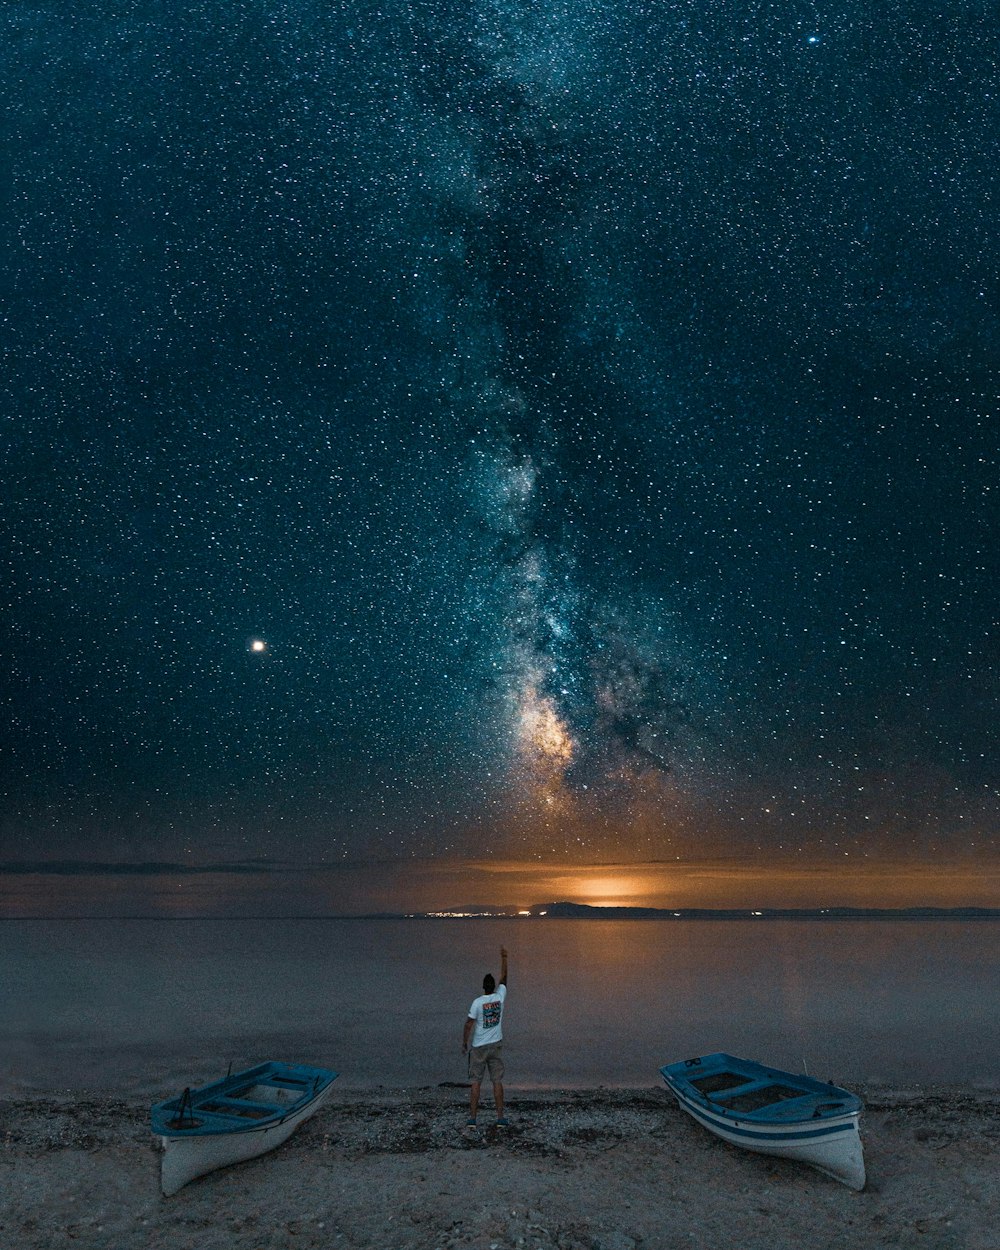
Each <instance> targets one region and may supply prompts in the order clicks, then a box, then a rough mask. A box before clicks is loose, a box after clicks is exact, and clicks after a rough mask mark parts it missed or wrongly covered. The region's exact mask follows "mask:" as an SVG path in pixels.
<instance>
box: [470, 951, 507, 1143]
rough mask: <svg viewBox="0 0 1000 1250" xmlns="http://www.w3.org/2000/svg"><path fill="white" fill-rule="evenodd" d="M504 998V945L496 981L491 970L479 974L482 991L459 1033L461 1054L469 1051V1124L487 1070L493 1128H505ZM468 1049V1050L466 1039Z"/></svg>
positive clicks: (474, 1122)
mask: <svg viewBox="0 0 1000 1250" xmlns="http://www.w3.org/2000/svg"><path fill="white" fill-rule="evenodd" d="M506 997H507V948H506V947H505V946H501V947H500V984H499V985H497V983H496V981H494V980H493V976H492V974H491V973H489V972H487V974H486V976H484V977H483V992H482V994H480V996H479V997H478V998H477V999H476V1000H475V1002H474V1003H473V1004H472V1006H471V1007H470V1008H469V1015H468V1018H467V1019H466V1021H465V1029H464V1031H463V1033H462V1054H463V1055H464V1054H465V1053H466V1052H467V1051H468V1052H469V1079H470V1080H471V1082H472V1091H471V1093H470V1095H469V1127H470V1128H475V1126H476V1113H477V1111H478V1110H479V1088H480V1086H481V1085H482V1081H483V1073H484V1072H485V1071H486V1070H487V1068H488V1069H489V1073H490V1080H491V1082H492V1083H493V1101H494V1102H495V1103H496V1108H497V1127H498V1128H506V1126H507V1121H506V1120H505V1119H504V1114H503V1054H502V1051H503V1028H502V1021H503V1005H504V1000H505V999H506ZM470 1039H471V1041H472V1049H471V1050H469V1041H470Z"/></svg>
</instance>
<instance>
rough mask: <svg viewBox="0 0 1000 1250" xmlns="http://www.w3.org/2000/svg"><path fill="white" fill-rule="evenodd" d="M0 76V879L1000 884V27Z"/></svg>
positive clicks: (647, 5)
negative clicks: (964, 870)
mask: <svg viewBox="0 0 1000 1250" xmlns="http://www.w3.org/2000/svg"><path fill="white" fill-rule="evenodd" d="M0 31H2V39H0V48H2V51H0V67H2V68H0V74H2V86H3V94H4V98H5V99H6V101H7V107H6V109H5V111H4V114H3V118H2V120H0V126H2V130H3V134H2V150H3V152H4V154H5V175H4V179H3V194H2V197H0V240H2V248H0V324H2V335H0V352H2V374H0V411H2V414H3V428H4V438H3V478H4V489H3V492H2V501H0V507H2V509H3V514H4V515H3V524H2V527H0V529H2V533H0V544H2V545H0V561H2V568H3V579H2V586H3V592H2V593H3V610H2V631H3V633H2V646H3V653H4V663H3V665H2V678H0V680H2V688H3V701H4V704H5V714H4V716H3V718H2V719H3V728H2V731H0V732H2V735H3V742H2V744H0V756H2V761H3V762H2V765H0V770H2V771H0V795H2V802H0V836H2V840H3V847H4V850H3V852H2V853H0V858H3V859H5V860H7V861H11V860H18V859H22V860H46V859H50V860H51V859H65V858H75V859H85V860H86V859H99V860H111V861H116V862H136V863H138V862H143V861H149V860H156V861H161V860H162V861H175V862H178V863H211V862H214V861H221V860H244V859H245V860H250V859H254V858H260V859H263V860H276V859H280V860H282V861H302V862H320V863H336V862H347V861H350V862H368V861H372V860H404V861H405V860H407V859H411V858H414V859H418V858H420V859H426V858H428V857H429V858H431V859H433V858H435V857H437V858H454V857H458V858H461V857H470V858H475V859H477V860H480V861H482V860H483V859H484V857H485V858H486V859H488V858H489V857H491V856H502V857H507V858H512V859H517V860H524V861H528V860H535V861H545V862H553V863H554V862H567V863H574V862H575V863H582V862H588V861H598V860H607V859H609V858H611V859H618V860H622V861H629V860H652V859H659V860H673V859H675V858H677V857H680V858H681V859H683V858H684V857H689V856H694V855H697V856H706V855H709V856H710V855H716V856H723V857H729V858H731V859H733V860H735V861H740V860H741V859H745V860H748V861H749V860H753V861H754V862H758V863H759V862H765V863H766V862H767V860H768V857H774V858H775V860H777V859H778V858H780V857H782V856H784V857H789V856H791V857H793V858H794V857H799V858H801V860H802V861H803V862H809V863H821V862H833V861H835V860H836V859H837V858H838V857H841V856H853V857H855V859H857V858H858V857H861V858H862V859H864V858H867V859H869V860H870V861H871V862H873V863H875V862H878V861H880V860H882V859H885V858H886V857H894V856H895V857H899V856H903V857H909V858H912V859H915V860H918V861H923V862H926V863H928V864H936V863H942V864H954V863H956V862H966V861H969V860H971V861H973V862H978V860H979V859H980V857H983V859H984V862H985V859H986V858H989V857H992V858H993V859H994V860H995V857H996V852H997V850H998V845H997V818H998V809H1000V802H998V777H1000V771H998V725H1000V717H998V710H1000V709H998V689H1000V684H998V671H997V664H998V658H1000V657H998V634H997V622H996V617H997V586H998V562H997V551H998V538H1000V535H998V525H997V521H998V508H997V504H998V492H1000V484H998V477H997V412H998V393H1000V390H998V379H1000V276H998V275H1000V230H998V229H997V223H998V212H1000V202H998V201H1000V173H998V171H1000V74H998V69H1000V52H998V48H1000V44H998V35H997V27H996V22H995V12H994V11H993V9H992V6H990V5H987V4H986V3H985V0H955V2H954V3H950V4H948V5H940V4H929V3H926V0H907V2H906V3H902V0H889V2H888V3H885V4H881V5H876V6H872V5H868V4H861V3H859V2H858V0H836V2H835V3H831V4H826V3H819V2H815V3H805V2H793V3H789V4H770V3H762V2H752V0H739V2H738V0H713V2H712V3H708V2H707V0H679V2H676V3H675V2H674V0H579V2H570V0H530V2H524V3H516V2H513V0H412V2H411V3H402V2H400V0H388V2H387V3H379V4H375V3H370V2H367V0H339V2H338V0H322V2H319V0H316V2H314V0H285V2H282V0H226V2H225V3H221V2H219V3H212V2H209V0H200V2H199V3H191V2H190V0H171V2H167V0H116V2H115V3H113V4H112V3H108V2H105V0H89V2H88V3H87V4H85V5H79V4H70V3H68V2H65V0H55V2H53V3H45V4H42V3H28V2H27V0H26V2H24V3H10V4H7V5H5V6H4V7H3V11H2V13H0ZM532 901H534V900H532Z"/></svg>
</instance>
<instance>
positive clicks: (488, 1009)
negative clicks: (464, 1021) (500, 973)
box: [469, 985, 507, 1046]
mask: <svg viewBox="0 0 1000 1250" xmlns="http://www.w3.org/2000/svg"><path fill="white" fill-rule="evenodd" d="M506 997H507V987H506V985H498V986H497V988H496V992H495V993H494V994H480V996H479V997H478V998H477V999H476V1001H475V1002H474V1003H473V1004H472V1006H471V1007H470V1008H469V1019H470V1020H475V1022H476V1027H475V1028H474V1029H473V1031H472V1044H473V1046H491V1045H492V1044H493V1043H494V1042H499V1041H502V1039H503V1030H502V1028H501V1021H502V1020H503V1004H504V999H505V998H506Z"/></svg>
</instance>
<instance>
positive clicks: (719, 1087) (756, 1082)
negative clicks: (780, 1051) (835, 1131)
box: [689, 1072, 846, 1116]
mask: <svg viewBox="0 0 1000 1250" xmlns="http://www.w3.org/2000/svg"><path fill="white" fill-rule="evenodd" d="M689 1083H690V1084H691V1085H692V1086H693V1087H694V1088H695V1089H696V1090H698V1092H699V1093H701V1094H704V1095H705V1096H706V1097H707V1098H710V1099H711V1101H712V1102H713V1103H714V1104H715V1105H716V1106H717V1107H720V1108H722V1109H723V1110H725V1111H739V1112H741V1113H742V1114H744V1115H749V1114H751V1113H752V1112H754V1111H762V1110H763V1109H764V1108H765V1107H778V1106H779V1105H780V1104H782V1103H787V1102H791V1101H793V1100H796V1101H798V1103H799V1108H803V1109H804V1107H805V1104H807V1103H809V1102H816V1101H817V1099H825V1100H824V1101H822V1102H820V1104H819V1105H818V1106H816V1107H815V1108H814V1109H813V1111H812V1114H813V1115H814V1116H820V1115H826V1114H833V1113H834V1112H843V1111H844V1110H846V1107H845V1106H844V1104H843V1103H842V1102H839V1101H833V1100H831V1099H830V1098H829V1096H824V1095H823V1094H821V1093H819V1092H817V1091H812V1090H808V1089H797V1088H795V1087H794V1086H792V1085H785V1084H783V1083H782V1082H781V1081H774V1080H771V1079H770V1078H768V1077H765V1078H763V1079H762V1078H760V1077H748V1076H747V1074H746V1073H745V1072H712V1073H708V1074H706V1075H705V1076H701V1077H695V1078H694V1079H693V1080H691V1081H690V1082H689ZM789 1110H790V1111H791V1110H792V1109H791V1108H790V1109H789ZM796 1110H798V1108H797V1109H796Z"/></svg>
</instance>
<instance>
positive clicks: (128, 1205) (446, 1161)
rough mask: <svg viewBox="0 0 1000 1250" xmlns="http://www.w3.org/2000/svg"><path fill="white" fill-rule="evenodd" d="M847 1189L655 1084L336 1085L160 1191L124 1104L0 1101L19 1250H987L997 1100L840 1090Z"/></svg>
mask: <svg viewBox="0 0 1000 1250" xmlns="http://www.w3.org/2000/svg"><path fill="white" fill-rule="evenodd" d="M858 1092H859V1093H861V1095H862V1097H863V1098H864V1099H865V1102H866V1106H867V1110H866V1114H865V1117H864V1119H863V1121H862V1137H863V1140H864V1144H865V1158H866V1163H867V1168H868V1178H869V1181H868V1186H867V1188H866V1190H865V1191H864V1192H862V1193H855V1192H853V1191H852V1190H850V1189H847V1188H846V1187H845V1186H843V1185H840V1184H838V1183H837V1182H836V1181H833V1180H830V1179H829V1178H827V1177H825V1176H823V1175H821V1174H819V1173H818V1172H815V1171H813V1170H812V1169H809V1168H806V1167H804V1166H802V1165H798V1164H793V1163H786V1162H782V1161H778V1160H773V1159H767V1158H765V1157H763V1156H759V1155H753V1154H749V1153H747V1152H745V1151H740V1150H737V1149H734V1148H733V1147H730V1146H727V1145H725V1144H724V1143H722V1142H720V1141H718V1140H717V1139H715V1138H714V1137H712V1136H711V1135H710V1134H709V1133H707V1132H705V1131H704V1130H703V1129H701V1128H699V1127H698V1126H697V1125H696V1124H695V1123H694V1122H693V1121H691V1120H690V1119H689V1118H688V1117H687V1116H685V1115H684V1114H683V1113H682V1112H680V1111H679V1110H678V1109H677V1107H676V1106H675V1104H674V1103H673V1101H672V1099H670V1097H669V1096H668V1095H667V1093H666V1091H665V1090H662V1089H655V1088H650V1089H633V1090H621V1089H606V1090H605V1089H600V1090H580V1091H556V1090H533V1091H529V1092H523V1091H518V1090H517V1089H516V1088H514V1087H511V1088H510V1089H509V1090H508V1100H509V1116H510V1121H511V1123H510V1127H509V1128H507V1129H506V1130H503V1129H500V1130H498V1129H496V1128H495V1127H493V1121H494V1118H495V1117H494V1116H493V1114H492V1108H491V1107H489V1106H487V1108H486V1109H485V1113H484V1112H482V1111H481V1113H480V1117H479V1119H480V1125H481V1128H482V1131H481V1132H480V1133H478V1134H477V1135H474V1136H473V1135H469V1134H467V1133H466V1131H465V1130H464V1127H463V1126H464V1122H465V1105H466V1104H465V1099H466V1091H465V1090H464V1089H462V1088H459V1087H437V1088H427V1089H416V1090H385V1089H379V1090H368V1091H364V1090H350V1089H340V1090H335V1094H334V1098H333V1100H332V1101H331V1102H330V1103H329V1104H328V1105H327V1106H326V1107H325V1108H323V1110H322V1111H321V1112H319V1113H318V1114H317V1115H316V1116H315V1117H314V1118H313V1119H312V1120H311V1121H309V1122H307V1123H306V1124H305V1125H303V1126H302V1128H301V1129H300V1130H299V1131H298V1133H297V1134H296V1135H295V1136H294V1137H293V1138H292V1139H291V1140H290V1141H289V1142H287V1143H286V1144H285V1145H284V1146H281V1147H279V1148H278V1149H277V1150H276V1151H274V1152H272V1153H271V1154H268V1155H266V1156H264V1157H263V1158H261V1159H257V1160H253V1161H251V1162H249V1163H244V1164H241V1165H239V1166H237V1167H233V1168H228V1169H225V1170H223V1171H219V1172H216V1173H214V1174H212V1175H210V1176H208V1177H204V1178H202V1179H200V1180H197V1181H194V1182H192V1183H191V1184H190V1185H188V1186H187V1187H185V1188H184V1189H182V1190H181V1191H180V1192H179V1193H178V1194H176V1195H175V1196H174V1197H172V1198H164V1197H162V1196H161V1194H160V1192H159V1184H158V1182H159V1156H158V1152H157V1151H156V1149H155V1146H154V1139H153V1137H152V1134H151V1133H150V1132H149V1129H148V1106H147V1104H146V1103H145V1102H142V1103H140V1102H137V1101H118V1100H114V1099H109V1098H106V1097H103V1096H94V1097H88V1096H86V1095H84V1094H75V1095H65V1096H63V1097H59V1098H46V1099H32V1100H30V1101H8V1102H4V1103H0V1245H2V1246H4V1247H8V1246H9V1247H12V1248H14V1247H18V1248H23V1250H29V1248H34V1247H38V1248H39V1250H41V1248H42V1247H44V1248H45V1250H53V1248H59V1247H74V1248H79V1250H85V1248H89V1247H94V1248H95V1250H97V1248H100V1250H105V1248H108V1250H131V1248H132V1247H135V1248H137V1250H138V1248H139V1247H142V1248H143V1250H147V1248H148V1250H155V1248H156V1247H176V1248H179V1250H187V1248H188V1247H190V1248H191V1250H194V1247H198V1250H216V1248H219V1250H221V1248H223V1247H225V1248H226V1250H265V1248H270V1247H281V1248H282V1250H285V1248H287V1247H293V1248H296V1250H307V1248H308V1250H313V1248H320V1247H322V1248H331V1250H334V1248H345V1250H346V1248H352V1250H353V1248H358V1250H361V1248H365V1247H377V1248H379V1250H390V1248H391V1250H397V1248H398V1250H435V1248H437V1247H440V1248H442V1250H445V1248H447V1250H458V1248H462V1250H465V1248H467V1247H472V1248H474V1250H514V1248H516V1247H525V1248H526V1250H554V1248H558V1250H636V1248H637V1247H643V1248H646V1250H650V1248H657V1247H663V1248H672V1247H697V1248H704V1250H727V1248H729V1247H742V1248H745V1250H785V1248H786V1247H787V1248H788V1250H792V1248H794V1250H804V1248H806V1247H809V1248H812V1250H835V1248H837V1247H847V1246H850V1247H863V1248H864V1250H871V1248H873V1247H883V1246H885V1247H888V1246H892V1247H903V1248H906V1247H922V1248H925V1250H937V1248H942V1250H943V1248H946V1247H947V1248H948V1250H951V1248H952V1247H954V1248H955V1250H997V1248H998V1247H1000V1092H979V1091H970V1090H956V1089H938V1088H928V1089H910V1090H899V1089H883V1088H868V1089H866V1090H859V1091H858Z"/></svg>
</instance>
